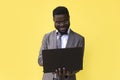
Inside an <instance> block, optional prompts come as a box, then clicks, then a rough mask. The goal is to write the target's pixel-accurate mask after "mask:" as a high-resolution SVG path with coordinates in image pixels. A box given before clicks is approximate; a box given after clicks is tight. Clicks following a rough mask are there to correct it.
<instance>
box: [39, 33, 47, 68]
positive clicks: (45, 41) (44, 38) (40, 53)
mask: <svg viewBox="0 0 120 80" xmlns="http://www.w3.org/2000/svg"><path fill="white" fill-rule="evenodd" d="M44 49H47V35H45V36H44V37H43V40H42V45H41V48H40V51H39V56H38V64H39V65H40V66H43V58H42V50H44Z"/></svg>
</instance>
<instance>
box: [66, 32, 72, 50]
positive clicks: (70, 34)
mask: <svg viewBox="0 0 120 80" xmlns="http://www.w3.org/2000/svg"><path fill="white" fill-rule="evenodd" d="M73 41H74V35H73V31H72V30H70V33H69V37H68V41H67V45H66V48H70V47H72V43H73Z"/></svg>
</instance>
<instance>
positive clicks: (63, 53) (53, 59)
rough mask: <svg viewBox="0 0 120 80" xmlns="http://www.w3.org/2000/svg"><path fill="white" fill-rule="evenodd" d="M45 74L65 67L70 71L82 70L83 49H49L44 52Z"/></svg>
mask: <svg viewBox="0 0 120 80" xmlns="http://www.w3.org/2000/svg"><path fill="white" fill-rule="evenodd" d="M42 55H43V72H44V73H49V72H55V70H56V69H58V68H63V67H65V68H66V69H67V70H68V71H71V72H72V71H76V70H82V68H83V48H82V47H77V48H62V49H47V50H43V51H42Z"/></svg>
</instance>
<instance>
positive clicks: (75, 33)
mask: <svg viewBox="0 0 120 80" xmlns="http://www.w3.org/2000/svg"><path fill="white" fill-rule="evenodd" d="M70 33H71V34H72V35H73V36H74V37H75V38H79V39H84V36H83V35H81V34H79V33H77V32H74V31H73V30H70Z"/></svg>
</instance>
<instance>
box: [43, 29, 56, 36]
mask: <svg viewBox="0 0 120 80" xmlns="http://www.w3.org/2000/svg"><path fill="white" fill-rule="evenodd" d="M54 34H55V30H53V31H51V32H48V33H46V34H45V35H44V38H49V37H50V36H53V35H54Z"/></svg>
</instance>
